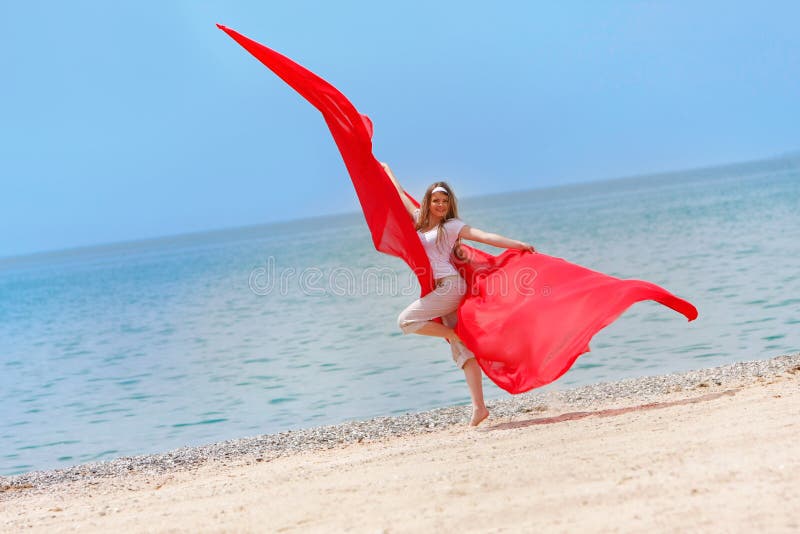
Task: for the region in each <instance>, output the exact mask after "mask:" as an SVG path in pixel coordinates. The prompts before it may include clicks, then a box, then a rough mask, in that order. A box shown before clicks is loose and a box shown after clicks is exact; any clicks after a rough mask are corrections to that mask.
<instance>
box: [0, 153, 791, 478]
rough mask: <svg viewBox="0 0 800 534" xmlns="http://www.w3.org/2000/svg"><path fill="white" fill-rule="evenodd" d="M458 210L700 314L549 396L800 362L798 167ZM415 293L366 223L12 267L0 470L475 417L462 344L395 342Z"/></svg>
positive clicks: (629, 323)
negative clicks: (454, 414) (432, 416)
mask: <svg viewBox="0 0 800 534" xmlns="http://www.w3.org/2000/svg"><path fill="white" fill-rule="evenodd" d="M460 207H461V216H462V218H463V219H464V220H465V221H466V222H467V223H469V224H471V225H473V226H476V227H479V228H483V229H487V230H491V231H496V232H498V233H502V234H505V235H508V236H511V237H515V238H518V239H523V240H527V241H530V242H532V243H533V244H534V245H535V246H536V247H537V249H539V250H540V251H541V252H544V253H546V254H550V255H553V256H559V257H563V258H565V259H567V260H569V261H572V262H574V263H578V264H581V265H584V266H586V267H589V268H591V269H594V270H599V271H602V272H605V273H608V274H611V275H614V276H618V277H622V278H637V279H644V280H649V281H651V282H654V283H657V284H659V285H662V286H663V287H665V288H666V289H668V290H670V291H672V292H673V293H675V294H677V295H679V296H681V297H684V298H686V299H688V300H690V301H691V302H692V303H694V304H695V305H696V306H697V308H698V309H699V311H700V317H699V318H698V320H697V321H695V322H693V323H687V322H686V320H685V319H684V318H683V317H682V316H680V315H678V314H677V313H675V312H673V311H672V310H670V309H668V308H666V307H663V306H661V305H657V304H655V303H652V302H643V303H639V304H636V305H634V306H633V307H631V308H630V309H629V310H628V311H627V312H626V313H625V314H623V315H622V317H621V318H620V319H619V320H618V321H617V322H616V323H614V324H612V325H611V326H609V327H608V328H606V329H605V330H603V331H601V332H600V333H599V334H598V335H597V336H596V337H595V338H594V340H593V342H592V344H591V346H592V352H590V353H589V354H586V355H584V356H583V357H582V358H580V359H579V360H578V362H577V363H576V365H575V367H573V369H572V370H571V371H569V372H568V373H567V374H566V375H565V376H564V377H562V378H561V379H560V380H558V381H557V382H556V383H555V384H552V385H551V386H548V387H549V388H567V387H571V386H575V385H579V384H586V383H591V382H599V381H609V380H615V379H620V378H625V377H633V376H641V375H650V374H660V373H666V372H671V371H682V370H688V369H693V368H700V367H711V366H715V365H720V364H724V363H730V362H735V361H744V360H753V359H760V358H768V357H772V356H777V355H779V354H784V353H788V352H796V351H797V350H798V348H800V268H798V267H800V264H799V260H798V258H800V158H787V159H776V160H770V161H763V162H756V163H748V164H739V165H731V166H727V167H720V168H715V169H704V170H698V171H691V172H683V173H673V174H667V175H660V176H650V177H639V178H628V179H622V180H613V181H606V182H595V183H591V184H583V185H573V186H567V187H559V188H554V189H546V190H534V191H524V192H515V193H512V194H502V195H494V196H487V197H481V198H467V199H462V201H461V206H460ZM483 248H486V247H483ZM417 295H418V287H417V286H416V283H415V282H414V280H413V279H412V277H411V275H410V273H409V272H408V269H407V268H406V267H405V265H404V264H402V263H401V262H400V261H399V260H397V259H395V258H391V257H387V256H384V255H382V254H379V253H377V252H375V250H374V249H373V248H372V243H371V240H370V238H369V235H368V232H367V228H366V225H365V223H364V221H363V218H362V216H361V214H360V213H354V214H348V215H342V216H334V217H325V218H317V219H307V220H300V221H293V222H289V223H281V224H272V225H264V226H259V227H251V228H244V229H236V230H229V231H220V232H211V233H206V234H198V235H190V236H181V237H174V238H164V239H158V240H149V241H140V242H133V243H123V244H116V245H109V246H102V247H95V248H87V249H79V250H74V251H63V252H57V253H51V254H39V255H35V256H28V257H20V258H6V259H2V260H0V474H2V475H9V474H15V473H21V472H25V471H30V470H34V469H46V468H55V467H63V466H67V465H72V464H77V463H82V462H87V461H94V460H103V459H111V458H114V457H118V456H125V455H133V454H142V453H152V452H162V451H166V450H169V449H172V448H177V447H180V446H184V445H198V444H202V443H208V442H213V441H220V440H224V439H229V438H237V437H244V436H252V435H257V434H264V433H273V432H279V431H282V430H287V429H293V428H301V427H309V426H317V425H323V424H330V423H336V422H342V421H345V420H351V419H363V418H369V417H372V416H377V415H389V414H401V413H405V412H409V411H418V410H425V409H429V408H433V407H437V406H445V405H450V404H458V403H462V404H466V403H468V402H469V396H468V393H467V388H466V385H465V383H464V376H463V373H462V372H461V371H460V370H458V369H457V368H455V366H454V364H453V362H452V360H451V358H450V354H449V350H448V349H447V345H446V344H445V343H444V342H443V341H441V340H438V339H434V338H427V337H423V336H402V335H401V334H400V332H399V330H398V329H397V326H396V316H397V314H398V313H399V312H400V310H402V309H403V308H404V307H405V306H406V304H408V302H410V301H411V300H413V299H414V298H416V296H417ZM485 385H486V396H487V398H489V399H491V398H501V397H505V396H507V395H508V394H507V393H505V392H504V391H502V390H500V389H498V388H497V387H496V386H494V384H492V383H491V382H489V381H488V380H487V381H486V384H485Z"/></svg>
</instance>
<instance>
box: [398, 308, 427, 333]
mask: <svg viewBox="0 0 800 534" xmlns="http://www.w3.org/2000/svg"><path fill="white" fill-rule="evenodd" d="M426 322H427V321H415V320H413V319H411V318H409V316H408V314H406V312H405V311H403V312H402V313H401V314H400V315H398V316H397V326H398V328H400V330H401V331H402V332H403V333H404V334H411V333H413V332H416V331H417V330H419V329H420V328H422V325H423V324H425V323H426Z"/></svg>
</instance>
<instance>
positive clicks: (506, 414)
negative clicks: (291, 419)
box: [0, 353, 800, 502]
mask: <svg viewBox="0 0 800 534" xmlns="http://www.w3.org/2000/svg"><path fill="white" fill-rule="evenodd" d="M799 372H800V353H795V354H788V355H780V356H776V357H773V358H769V359H766V360H754V361H747V362H737V363H733V364H727V365H723V366H718V367H711V368H705V369H698V370H693V371H687V372H678V373H670V374H665V375H654V376H645V377H639V378H629V379H624V380H620V381H616V382H600V383H596V384H591V385H585V386H580V387H576V388H572V389H568V390H561V391H559V390H552V391H546V392H540V391H537V390H533V391H532V392H528V393H524V394H521V395H517V396H514V397H512V398H509V399H501V400H494V401H488V402H487V406H488V407H489V410H490V412H491V415H490V417H489V419H487V420H486V421H484V422H483V423H482V424H481V425H480V426H479V427H477V428H476V429H472V431H476V432H490V431H492V430H498V429H504V428H518V427H519V426H514V425H515V422H517V423H518V420H519V419H521V418H522V419H527V420H529V421H530V417H531V416H532V415H536V416H541V417H539V418H538V421H539V422H537V423H535V424H546V423H554V422H561V421H567V420H574V419H576V418H580V417H589V416H595V417H598V416H599V417H602V416H603V413H602V412H603V410H602V409H600V408H603V409H604V410H605V411H606V412H612V413H611V414H612V415H615V414H619V413H625V411H626V410H628V409H642V408H644V409H647V408H648V407H656V408H657V407H666V406H669V405H670V402H671V401H670V400H669V397H670V396H673V395H674V394H682V395H683V396H686V395H685V394H686V393H687V392H695V393H696V394H695V395H689V398H692V397H695V398H701V397H703V396H705V397H706V398H712V397H713V396H714V395H715V394H720V395H724V394H725V392H726V391H730V389H731V388H741V387H744V386H747V385H750V384H753V383H756V382H758V381H760V380H761V381H763V380H767V379H770V378H773V377H776V376H779V375H782V374H786V373H789V374H797V373H799ZM657 401H660V402H657ZM647 403H650V404H652V406H648V404H647ZM575 410H583V411H579V412H575ZM585 410H590V411H585ZM615 410H616V411H615ZM469 413H470V407H469V406H449V407H443V408H436V409H433V410H428V411H424V412H418V413H409V414H405V415H401V416H391V417H376V418H372V419H368V420H363V421H350V422H345V423H340V424H335V425H327V426H321V427H313V428H307V429H302V430H291V431H285V432H280V433H277V434H265V435H260V436H254V437H246V438H239V439H232V440H226V441H221V442H217V443H211V444H207V445H200V446H195V447H181V448H178V449H174V450H171V451H167V452H164V453H158V454H149V455H139V456H125V457H120V458H117V459H114V460H106V461H102V462H93V463H87V464H79V465H75V466H71V467H67V468H59V469H52V470H42V471H30V472H27V473H21V474H17V475H11V476H0V502H2V501H5V500H9V499H14V498H15V497H22V496H25V495H31V494H42V493H46V492H48V491H49V490H51V489H52V490H55V489H56V487H57V486H58V487H60V486H69V485H71V484H75V483H79V484H88V485H97V484H100V483H102V482H104V481H112V482H113V481H115V480H117V481H118V480H122V479H124V478H126V477H129V476H135V475H144V476H146V477H153V476H164V475H173V474H176V473H182V472H186V471H192V470H196V469H199V468H201V467H204V466H207V465H215V464H221V465H224V466H227V465H234V464H247V465H251V464H253V463H262V462H270V461H273V460H275V459H278V458H282V457H287V456H292V455H297V454H302V453H308V452H315V451H317V452H318V451H326V450H331V449H338V448H345V447H348V446H350V445H353V444H369V443H376V442H377V443H382V442H387V441H390V440H392V439H396V438H405V437H413V436H419V435H424V434H431V433H437V432H442V431H446V430H450V429H453V428H454V427H463V426H465V425H466V422H467V421H468V420H469ZM545 416H549V417H545Z"/></svg>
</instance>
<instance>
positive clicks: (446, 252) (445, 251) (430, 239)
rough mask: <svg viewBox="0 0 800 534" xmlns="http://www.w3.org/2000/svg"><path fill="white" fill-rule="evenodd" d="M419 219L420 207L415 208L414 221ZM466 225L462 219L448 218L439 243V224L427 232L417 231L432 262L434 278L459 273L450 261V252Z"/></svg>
mask: <svg viewBox="0 0 800 534" xmlns="http://www.w3.org/2000/svg"><path fill="white" fill-rule="evenodd" d="M418 220H419V209H416V210H414V222H416V221H418ZM464 226H466V223H464V222H463V221H462V220H461V219H448V220H447V221H445V223H444V235H443V236H442V240H441V242H439V243H437V242H436V237H437V235H438V233H439V227H438V226H435V227H434V228H433V229H432V230H428V231H427V232H423V231H421V230H419V231H417V235H418V236H419V240H420V241H422V246H423V248H425V252H426V253H427V254H428V260H429V261H430V262H431V268H432V269H433V277H434V278H442V277H443V276H450V275H452V274H458V271H457V270H456V268H455V266H454V265H453V264H452V263H451V262H450V253H451V252H452V251H453V247H454V246H455V244H456V240H457V239H458V233H459V232H460V231H461V229H462V228H463V227H464Z"/></svg>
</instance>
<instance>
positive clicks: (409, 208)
mask: <svg viewBox="0 0 800 534" xmlns="http://www.w3.org/2000/svg"><path fill="white" fill-rule="evenodd" d="M381 167H383V170H384V171H386V174H387V175H388V176H389V179H390V180H391V181H392V183H393V184H394V186H395V187H396V188H397V194H398V195H400V199H401V200H402V201H403V205H404V206H405V207H406V211H407V212H408V214H409V215H410V216H411V218H412V219H413V218H414V212H415V211H416V210H417V207H416V206H415V205H414V203H413V202H411V199H410V198H408V196H407V195H406V192H405V191H403V188H402V187H401V186H400V182H398V181H397V178H395V176H394V173H393V172H392V169H390V168H389V165H388V164H387V163H384V162H382V161H381Z"/></svg>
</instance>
